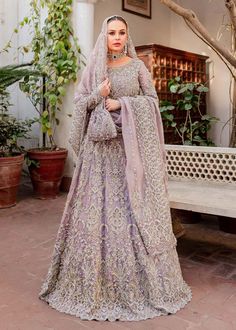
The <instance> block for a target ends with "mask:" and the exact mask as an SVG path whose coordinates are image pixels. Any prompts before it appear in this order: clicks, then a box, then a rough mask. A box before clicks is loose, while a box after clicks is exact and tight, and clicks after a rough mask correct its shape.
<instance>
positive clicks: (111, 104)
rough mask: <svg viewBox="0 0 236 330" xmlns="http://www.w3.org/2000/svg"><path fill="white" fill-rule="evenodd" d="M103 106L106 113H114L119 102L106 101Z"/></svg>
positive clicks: (118, 107)
mask: <svg viewBox="0 0 236 330" xmlns="http://www.w3.org/2000/svg"><path fill="white" fill-rule="evenodd" d="M105 105H106V109H107V110H108V111H115V110H118V109H120V102H119V101H118V100H113V99H106V101H105Z"/></svg>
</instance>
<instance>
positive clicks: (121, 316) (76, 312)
mask: <svg viewBox="0 0 236 330" xmlns="http://www.w3.org/2000/svg"><path fill="white" fill-rule="evenodd" d="M185 289H186V292H185V294H186V297H185V298H183V299H182V300H181V301H179V302H178V303H176V304H174V305H173V304H172V305H173V306H171V305H170V304H166V306H165V307H163V308H160V309H157V308H154V307H152V306H143V308H140V312H139V313H134V312H132V311H131V310H130V309H128V308H127V309H124V308H121V307H120V306H117V307H116V308H113V309H111V308H109V307H106V306H104V307H103V308H101V309H100V310H98V311H97V312H96V313H92V312H91V313H87V312H86V311H85V308H83V306H82V305H81V306H69V304H68V303H60V302H59V299H58V298H57V299H55V298H54V299H52V300H50V298H49V297H42V296H39V299H40V300H43V301H45V302H46V303H47V304H48V305H49V306H50V307H52V308H53V309H55V310H57V311H58V312H61V313H66V314H69V315H73V316H76V317H79V318H80V319H81V320H88V321H92V320H96V321H110V322H114V321H143V320H147V319H152V318H154V317H158V316H166V315H170V314H175V313H177V312H178V311H179V310H180V309H182V308H184V306H185V305H186V304H187V303H188V302H189V301H190V300H191V299H192V291H191V289H190V287H188V285H187V284H186V288H185Z"/></svg>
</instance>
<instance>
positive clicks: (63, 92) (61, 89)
mask: <svg viewBox="0 0 236 330" xmlns="http://www.w3.org/2000/svg"><path fill="white" fill-rule="evenodd" d="M58 91H59V93H60V94H61V95H62V96H64V95H66V90H65V88H64V87H61V86H60V87H58Z"/></svg>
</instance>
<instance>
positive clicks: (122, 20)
mask: <svg viewBox="0 0 236 330" xmlns="http://www.w3.org/2000/svg"><path fill="white" fill-rule="evenodd" d="M112 21H121V22H123V23H124V24H125V26H126V27H128V24H127V22H126V20H125V19H124V18H123V17H121V16H117V15H114V16H111V17H110V18H109V19H108V20H107V24H108V23H110V22H112Z"/></svg>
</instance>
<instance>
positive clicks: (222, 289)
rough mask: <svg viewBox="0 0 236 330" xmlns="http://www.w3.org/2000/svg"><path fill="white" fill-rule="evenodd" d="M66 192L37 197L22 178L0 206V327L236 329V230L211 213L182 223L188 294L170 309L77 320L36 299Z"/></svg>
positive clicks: (28, 329) (0, 329)
mask: <svg viewBox="0 0 236 330" xmlns="http://www.w3.org/2000/svg"><path fill="white" fill-rule="evenodd" d="M65 197H66V196H65V195H61V196H60V197H59V198H58V199H56V200H50V201H42V200H36V199H34V198H32V192H31V188H30V186H29V185H28V184H27V183H26V184H24V185H23V186H22V187H21V194H20V198H19V202H18V204H17V206H15V207H13V208H9V209H5V210H0V219H1V220H0V249H1V250H0V330H74V329H76V330H90V329H93V330H100V329H101V330H102V329H103V330H128V329H132V330H133V329H134V330H168V329H171V330H172V329H173V330H185V329H186V330H187V329H188V330H195V329H199V330H210V329H214V330H235V329H236V235H230V234H226V233H223V232H220V231H219V230H218V228H217V223H216V221H215V219H213V218H208V219H204V221H202V222H200V223H198V224H191V225H186V235H185V236H184V237H183V238H181V239H179V241H178V252H179V256H180V261H181V266H182V270H183V274H184V278H185V279H186V281H187V282H188V283H189V284H190V286H191V287H192V291H193V299H192V301H191V302H190V303H189V304H188V305H187V306H186V307H185V308H184V309H182V310H181V311H179V312H178V313H177V314H175V315H170V316H167V317H164V316H162V317H159V318H155V319H151V320H147V321H141V322H119V321H116V322H113V323H111V322H98V321H81V320H80V319H79V318H76V317H73V316H69V315H66V314H63V313H59V312H57V311H56V310H53V309H52V308H50V307H49V306H48V305H47V304H46V303H44V302H42V301H40V300H39V299H38V292H39V289H40V285H41V282H42V280H43V278H44V276H45V274H46V271H47V268H48V265H49V262H50V255H51V252H52V249H53V245H54V240H55V235H56V232H57V228H58V225H59V222H60V217H61V214H62V210H63V206H64V202H65Z"/></svg>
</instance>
